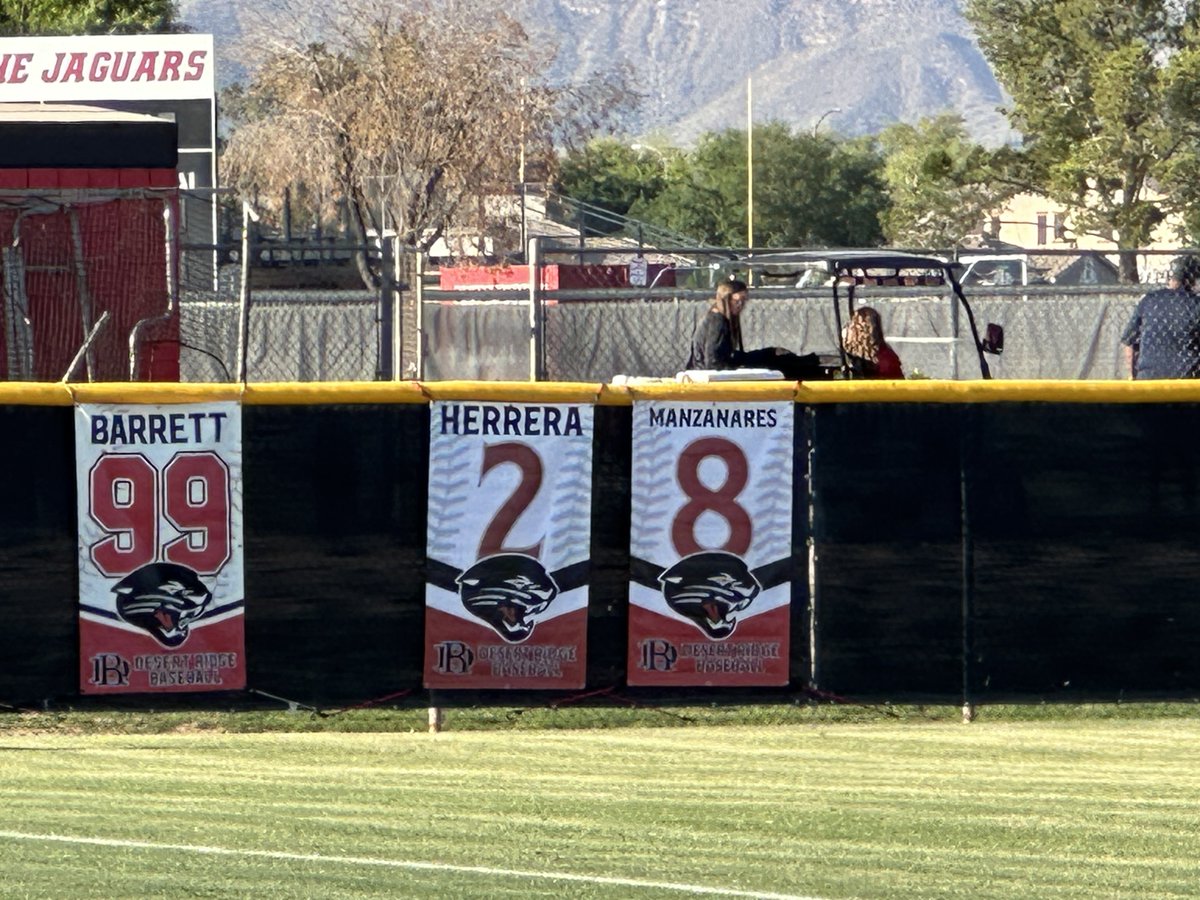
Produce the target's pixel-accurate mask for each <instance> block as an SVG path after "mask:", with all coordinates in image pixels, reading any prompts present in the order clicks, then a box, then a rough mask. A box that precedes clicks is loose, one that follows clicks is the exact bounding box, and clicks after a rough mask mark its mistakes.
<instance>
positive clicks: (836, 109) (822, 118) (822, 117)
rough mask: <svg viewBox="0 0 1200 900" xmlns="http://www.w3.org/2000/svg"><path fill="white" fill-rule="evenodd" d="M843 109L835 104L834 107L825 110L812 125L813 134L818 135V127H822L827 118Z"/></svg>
mask: <svg viewBox="0 0 1200 900" xmlns="http://www.w3.org/2000/svg"><path fill="white" fill-rule="evenodd" d="M841 111H842V108H841V107H840V106H835V107H834V108H833V109H827V110H825V112H823V113H821V115H820V118H818V119H817V122H816V124H815V125H813V127H812V136H813V137H816V136H817V129H818V128H820V127H821V123H822V122H824V121H825V119H826V118H828V117H829V116H832V115H833V114H834V113H840V112H841Z"/></svg>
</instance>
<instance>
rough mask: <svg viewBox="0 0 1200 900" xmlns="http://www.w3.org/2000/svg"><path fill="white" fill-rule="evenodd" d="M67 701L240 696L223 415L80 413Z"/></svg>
mask: <svg viewBox="0 0 1200 900" xmlns="http://www.w3.org/2000/svg"><path fill="white" fill-rule="evenodd" d="M75 464H76V470H77V474H78V492H77V493H78V505H79V651H80V653H79V666H80V672H79V688H80V691H82V692H83V693H85V694H100V693H130V692H158V691H227V690H240V689H242V688H244V687H245V686H246V664H245V636H244V629H243V623H244V617H243V615H242V613H243V607H244V598H245V594H244V587H243V546H242V417H241V407H240V406H239V405H238V404H237V403H234V402H211V403H191V404H182V405H169V406H168V405H164V406H154V405H119V404H81V405H79V406H77V407H76V416H75Z"/></svg>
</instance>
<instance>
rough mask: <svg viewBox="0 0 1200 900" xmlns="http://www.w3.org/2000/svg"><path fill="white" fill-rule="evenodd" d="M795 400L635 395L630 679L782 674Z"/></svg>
mask: <svg viewBox="0 0 1200 900" xmlns="http://www.w3.org/2000/svg"><path fill="white" fill-rule="evenodd" d="M794 409H795V407H794V404H793V403H792V402H791V401H783V402H765V403H718V402H694V403H692V402H679V401H645V402H640V401H639V402H635V403H634V406H633V469H632V498H631V499H632V519H631V522H632V524H631V533H630V556H631V578H630V585H629V648H628V672H629V675H628V680H629V683H630V684H631V685H746V686H750V685H783V684H787V681H788V649H789V647H788V631H789V610H790V598H791V581H792V546H791V540H792V452H793V444H792V432H793V427H794V424H793V423H794Z"/></svg>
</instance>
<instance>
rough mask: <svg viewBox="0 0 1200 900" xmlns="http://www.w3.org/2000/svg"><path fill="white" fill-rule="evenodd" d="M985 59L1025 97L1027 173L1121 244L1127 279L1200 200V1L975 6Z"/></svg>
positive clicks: (1020, 107) (1077, 218)
mask: <svg viewBox="0 0 1200 900" xmlns="http://www.w3.org/2000/svg"><path fill="white" fill-rule="evenodd" d="M966 13H967V17H968V18H969V20H970V21H971V23H972V24H973V25H974V26H975V29H976V31H977V33H978V35H979V43H980V47H981V48H982V50H983V52H984V55H985V56H986V57H987V58H988V60H989V61H990V62H991V64H992V66H993V68H994V69H995V72H996V76H997V78H998V79H999V81H1000V83H1001V84H1002V85H1003V86H1004V87H1005V89H1007V91H1008V92H1009V94H1010V95H1011V96H1012V98H1013V102H1012V106H1011V108H1010V109H1008V110H1007V111H1006V113H1007V115H1008V118H1009V121H1010V122H1011V123H1012V125H1013V127H1014V128H1016V129H1017V130H1018V131H1020V132H1021V133H1022V134H1023V135H1024V136H1025V144H1024V154H1023V156H1024V160H1023V162H1024V165H1025V170H1024V173H1023V175H1024V177H1025V178H1026V179H1027V181H1028V186H1029V187H1030V189H1032V190H1036V191H1041V192H1043V193H1045V194H1046V195H1047V196H1049V197H1051V198H1052V199H1054V200H1056V201H1058V202H1059V203H1061V204H1063V206H1064V207H1066V208H1067V209H1068V210H1069V215H1070V219H1071V223H1072V226H1073V227H1074V228H1075V230H1077V231H1080V232H1083V233H1090V234H1094V235H1097V236H1102V237H1105V238H1108V237H1113V238H1115V240H1116V243H1117V246H1118V248H1119V249H1120V250H1121V251H1123V252H1122V253H1121V277H1122V280H1125V281H1131V282H1132V281H1137V280H1138V272H1137V259H1136V255H1135V254H1134V253H1133V252H1132V251H1133V250H1134V249H1135V248H1138V247H1143V246H1146V245H1147V244H1148V243H1149V242H1150V239H1151V233H1152V231H1153V229H1154V227H1155V225H1157V224H1158V223H1159V222H1161V221H1162V219H1163V217H1164V216H1165V215H1168V214H1171V213H1184V214H1186V213H1187V210H1188V208H1189V207H1192V208H1195V207H1196V206H1197V203H1198V201H1200V187H1198V186H1197V184H1196V178H1195V176H1196V174H1197V171H1198V169H1200V166H1198V164H1197V150H1198V146H1200V103H1198V102H1197V100H1200V33H1198V31H1197V18H1198V16H1200V9H1198V8H1197V4H1195V3H1192V2H1188V3H1179V2H1177V0H968V2H967V6H966Z"/></svg>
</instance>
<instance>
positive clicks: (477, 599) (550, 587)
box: [456, 553, 558, 644]
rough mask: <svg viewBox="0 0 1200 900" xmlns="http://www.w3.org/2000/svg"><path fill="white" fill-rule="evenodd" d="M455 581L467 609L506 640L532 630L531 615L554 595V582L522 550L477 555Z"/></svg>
mask: <svg viewBox="0 0 1200 900" xmlns="http://www.w3.org/2000/svg"><path fill="white" fill-rule="evenodd" d="M456 581H457V583H458V595H459V597H460V598H461V599H462V602H463V606H465V607H466V608H467V611H468V612H469V613H471V615H473V616H476V617H478V618H480V619H482V620H483V621H484V622H486V623H487V624H488V625H489V626H491V628H492V630H493V631H495V632H496V634H498V635H500V637H502V638H504V640H506V641H508V642H509V643H510V644H518V643H520V642H521V641H524V640H526V639H527V638H528V637H529V636H530V635H531V634H533V626H534V625H536V624H537V622H536V620H535V617H536V616H537V615H539V614H540V613H543V612H545V611H546V607H548V606H549V605H550V602H551V601H552V600H553V599H554V598H555V597H557V596H558V585H557V584H555V582H554V579H553V578H551V577H550V573H549V572H547V571H546V568H545V566H543V565H542V564H541V563H540V562H538V561H537V560H536V559H534V558H533V557H532V556H526V555H525V554H523V553H498V554H496V555H495V556H489V557H487V558H485V559H481V560H479V562H477V563H475V564H474V565H473V566H471V567H470V568H469V569H467V570H466V571H465V572H463V573H462V574H461V575H459V576H458V578H457V579H456Z"/></svg>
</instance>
